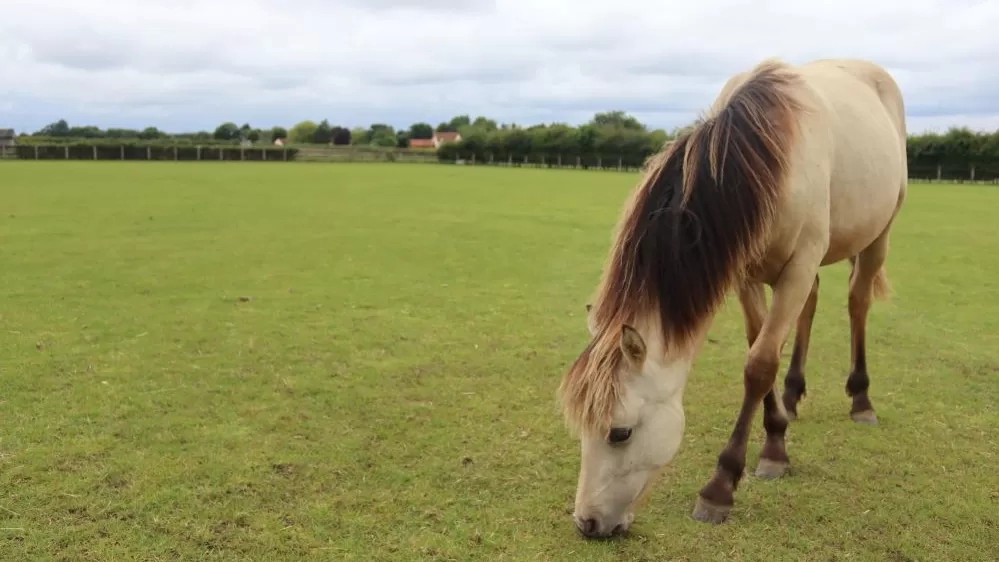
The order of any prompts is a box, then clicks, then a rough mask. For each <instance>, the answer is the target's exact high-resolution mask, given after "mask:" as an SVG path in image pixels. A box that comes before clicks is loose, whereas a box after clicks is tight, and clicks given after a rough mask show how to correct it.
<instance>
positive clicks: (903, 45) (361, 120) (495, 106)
mask: <svg viewBox="0 0 999 562" xmlns="http://www.w3.org/2000/svg"><path fill="white" fill-rule="evenodd" d="M948 5H949V6H950V7H949V8H948V7H947V6H948ZM997 29H999V1H996V0H991V1H972V0H932V1H931V0H904V1H902V0H834V1H826V0H799V1H795V0H781V1H766V0H756V1H753V0H677V1H667V0H325V1H324V0H288V1H287V2H285V1H284V0H203V1H198V0H72V1H69V0H44V1H41V2H39V1H38V0H3V1H2V3H0V127H4V126H12V127H15V128H17V129H18V130H19V131H23V130H28V131H33V130H36V129H38V128H40V127H42V126H43V125H45V124H47V123H50V122H52V121H55V120H57V119H59V118H65V119H67V120H68V121H69V122H70V124H72V125H83V124H92V125H98V126H100V127H104V128H107V127H144V126H146V125H154V126H157V127H159V128H161V129H164V130H167V131H171V132H179V131H189V130H198V129H205V130H212V129H214V127H215V126H216V125H218V124H219V123H221V122H223V121H234V122H236V123H239V124H242V123H244V122H249V123H251V124H253V125H254V126H259V127H269V126H272V125H284V126H290V125H293V124H294V123H296V122H298V121H300V120H303V119H313V120H316V121H319V120H321V119H324V118H325V119H329V121H330V122H331V123H332V124H334V125H347V126H359V125H361V126H366V125H369V124H371V123H372V122H387V123H389V124H392V125H393V126H396V127H408V125H409V124H411V123H413V122H416V121H427V122H430V123H432V124H435V125H436V124H437V123H438V122H440V121H444V120H448V119H450V117H451V116H453V115H456V114H460V113H468V114H470V115H471V116H472V117H473V118H474V117H475V116H476V115H486V116H488V117H491V118H494V119H496V120H498V121H501V122H515V123H520V124H533V123H538V122H552V121H563V122H569V123H572V124H578V123H581V122H584V121H586V120H588V119H589V118H590V117H591V116H592V115H593V113H595V112H597V111H605V110H613V109H621V110H625V111H627V112H630V113H632V114H634V115H636V116H637V117H638V118H639V119H641V120H642V121H644V122H646V123H647V124H649V125H651V126H653V127H665V128H667V129H671V128H674V127H678V126H682V125H685V124H687V123H688V122H690V121H691V120H692V119H693V118H694V117H695V114H696V113H697V112H698V111H700V110H701V109H703V108H705V107H706V106H707V105H708V104H709V103H710V102H711V100H712V98H713V97H714V96H715V95H716V94H717V92H718V89H719V87H720V86H721V84H722V83H723V82H724V80H725V79H726V78H727V77H728V76H729V75H730V74H732V73H733V72H736V71H739V70H743V69H746V68H747V67H749V66H752V65H753V64H755V63H756V62H758V61H759V60H760V59H762V58H764V57H767V56H778V57H781V58H784V59H786V60H788V61H791V62H803V61H806V60H809V59H812V58H824V57H831V56H858V57H865V58H870V59H872V60H875V61H877V62H880V63H882V64H884V65H885V66H887V67H888V68H889V69H890V70H891V71H892V72H893V73H894V74H895V76H896V79H897V80H898V81H899V83H900V84H901V86H902V89H903V92H904V93H905V94H906V97H907V103H908V111H909V117H910V125H909V127H910V130H911V131H912V132H921V131H923V130H927V129H935V130H945V129H946V128H947V127H948V126H950V125H966V126H969V127H972V128H974V129H986V130H995V129H997V128H999V32H997Z"/></svg>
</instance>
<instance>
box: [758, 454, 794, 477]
mask: <svg viewBox="0 0 999 562" xmlns="http://www.w3.org/2000/svg"><path fill="white" fill-rule="evenodd" d="M790 467H791V463H787V462H781V461H773V460H770V459H760V464H759V465H757V466H756V477H757V478H763V479H765V480H773V479H774V478H780V477H781V476H784V475H785V474H787V470H788V469H789V468H790Z"/></svg>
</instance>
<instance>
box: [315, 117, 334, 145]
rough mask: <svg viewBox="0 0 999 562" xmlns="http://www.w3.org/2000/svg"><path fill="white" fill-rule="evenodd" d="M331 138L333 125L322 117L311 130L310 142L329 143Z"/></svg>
mask: <svg viewBox="0 0 999 562" xmlns="http://www.w3.org/2000/svg"><path fill="white" fill-rule="evenodd" d="M331 140H333V127H331V126H330V122H329V121H328V120H326V119H323V120H322V121H320V122H319V125H318V126H317V127H316V130H315V131H313V132H312V142H314V143H316V144H329V143H330V141H331Z"/></svg>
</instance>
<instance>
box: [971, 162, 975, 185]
mask: <svg viewBox="0 0 999 562" xmlns="http://www.w3.org/2000/svg"><path fill="white" fill-rule="evenodd" d="M971 181H975V165H974V164H972V165H971Z"/></svg>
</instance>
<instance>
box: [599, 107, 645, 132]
mask: <svg viewBox="0 0 999 562" xmlns="http://www.w3.org/2000/svg"><path fill="white" fill-rule="evenodd" d="M591 123H593V124H594V125H597V126H601V127H617V128H622V129H632V130H635V131H644V130H645V125H643V124H642V122H641V121H639V120H638V119H636V118H634V117H632V116H631V115H628V114H627V113H625V112H623V111H605V112H602V113H597V114H596V115H594V116H593V120H592V121H591Z"/></svg>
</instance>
